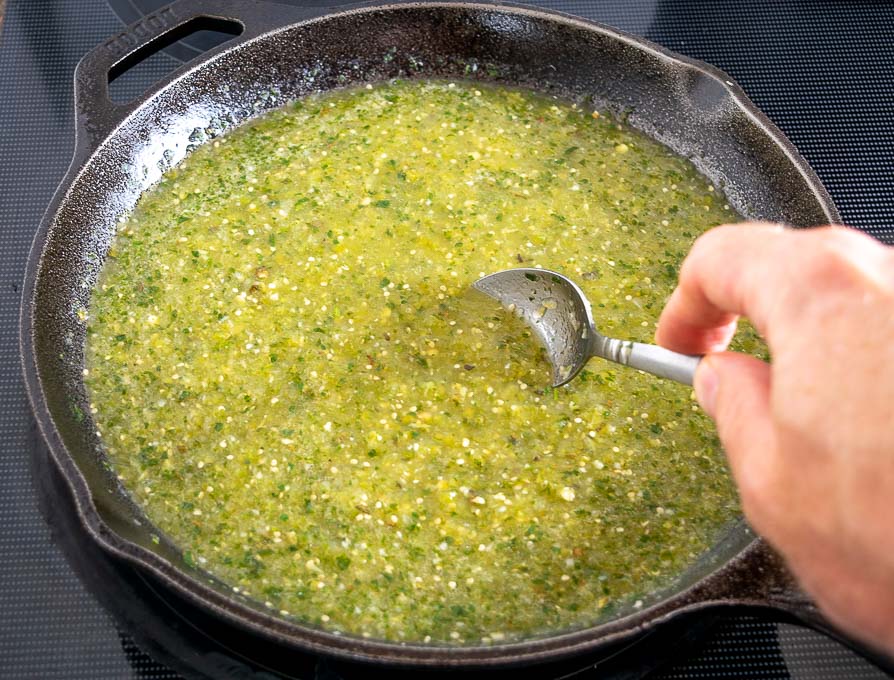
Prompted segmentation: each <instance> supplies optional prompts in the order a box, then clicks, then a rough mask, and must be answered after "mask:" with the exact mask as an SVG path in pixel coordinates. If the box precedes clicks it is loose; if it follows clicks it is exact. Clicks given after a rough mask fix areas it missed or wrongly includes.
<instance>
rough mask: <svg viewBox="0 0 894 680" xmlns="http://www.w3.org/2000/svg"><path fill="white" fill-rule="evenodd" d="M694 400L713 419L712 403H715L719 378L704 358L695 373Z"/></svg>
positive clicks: (709, 362) (708, 360)
mask: <svg viewBox="0 0 894 680" xmlns="http://www.w3.org/2000/svg"><path fill="white" fill-rule="evenodd" d="M694 382H695V385H694V387H695V398H696V399H698V403H699V404H701V407H702V409H703V410H704V411H705V413H707V414H708V415H709V416H711V417H712V418H713V417H714V403H715V402H716V401H717V387H718V386H719V385H720V378H718V376H717V371H715V370H714V367H713V366H712V365H711V360H710V359H709V358H708V357H705V358H704V359H702V360H701V362H700V363H699V365H698V369H696V371H695V381H694Z"/></svg>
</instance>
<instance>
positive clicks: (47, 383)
mask: <svg viewBox="0 0 894 680" xmlns="http://www.w3.org/2000/svg"><path fill="white" fill-rule="evenodd" d="M197 18H199V19H202V20H209V19H210V20H213V21H215V22H218V25H220V24H219V22H228V23H227V24H226V26H228V27H229V28H230V29H232V32H234V33H238V32H239V29H241V30H242V33H241V35H240V36H239V37H237V38H234V39H233V40H232V41H230V42H229V43H227V44H225V45H223V46H222V47H220V48H218V49H216V50H214V51H212V52H210V53H208V54H206V55H205V56H204V57H202V58H201V59H200V60H198V61H197V62H194V63H191V64H188V65H187V66H185V67H184V68H183V69H181V71H179V72H178V73H176V74H174V76H172V77H171V78H169V79H168V80H167V81H165V82H163V83H161V84H159V86H158V88H157V89H156V90H155V91H153V92H150V93H147V94H146V95H144V96H143V97H142V98H141V99H139V100H137V101H135V102H132V103H130V104H126V105H114V104H112V103H111V102H110V101H109V99H108V78H109V71H110V70H111V69H117V70H119V71H120V70H121V69H123V68H125V67H126V65H127V64H126V61H125V59H126V58H127V57H128V55H132V54H134V53H135V52H137V51H138V50H139V49H140V48H141V46H145V45H146V44H153V45H156V46H157V44H158V41H161V40H163V39H164V38H165V36H167V37H168V38H170V36H171V35H173V33H172V31H177V30H178V27H182V26H184V25H187V24H188V23H189V22H190V21H195V20H197ZM153 41H156V42H155V43H153ZM395 77H442V78H443V77H448V78H465V79H473V80H483V81H491V82H497V83H503V84H508V85H515V86H524V87H530V88H534V89H537V90H539V91H541V92H545V93H551V94H554V95H556V96H559V97H561V98H563V99H567V100H573V101H578V102H583V103H586V104H587V105H588V106H592V107H594V108H597V109H600V110H603V111H611V112H613V113H614V114H615V115H617V116H620V117H623V118H624V119H626V121H627V122H628V123H629V124H631V125H633V126H634V127H637V128H639V129H640V130H642V131H644V132H646V133H647V134H649V135H650V136H652V137H654V138H656V139H658V140H659V141H662V142H663V143H665V144H666V145H668V146H669V147H671V148H672V149H674V150H675V151H676V152H677V153H679V154H682V155H684V156H686V157H688V158H690V159H691V160H692V161H693V162H694V163H695V164H696V165H697V166H698V167H699V169H700V170H701V171H702V172H703V173H704V174H706V175H707V176H708V177H709V178H711V179H712V180H713V182H714V183H715V184H716V185H717V186H718V187H719V188H720V189H721V190H722V191H723V192H724V193H725V195H726V196H727V199H728V201H729V203H730V204H731V205H732V206H733V207H734V208H735V209H736V210H737V211H738V212H739V213H741V214H742V215H744V216H746V217H749V218H755V219H769V220H777V221H783V222H786V223H788V224H791V225H793V226H798V227H806V226H812V225H816V224H823V223H827V222H836V221H838V215H837V212H836V211H835V208H834V206H833V205H832V203H831V201H830V199H829V197H828V195H827V194H826V192H825V191H824V189H823V188H822V187H821V185H820V183H819V181H818V179H817V178H816V176H815V175H814V173H813V172H812V170H810V168H809V167H808V166H807V165H806V163H805V162H804V160H803V159H802V158H801V157H800V155H799V154H798V153H797V152H796V151H795V150H794V149H793V148H792V147H791V145H790V144H789V143H788V142H787V141H786V140H785V139H784V137H783V136H782V135H781V133H780V132H779V131H778V130H776V128H774V127H773V126H772V125H771V124H770V123H769V121H767V120H766V119H765V118H764V117H763V116H762V115H761V114H760V113H759V112H758V111H756V109H754V107H753V105H751V104H750V102H749V101H748V100H747V98H746V97H745V96H744V94H743V93H742V91H741V90H740V89H739V88H738V87H737V86H736V85H735V84H734V83H732V82H731V81H730V80H729V79H728V77H726V76H725V75H724V74H723V73H721V72H719V71H717V70H715V69H712V68H711V67H708V66H707V65H704V64H699V63H695V62H692V61H689V60H687V59H685V58H682V57H676V56H673V55H671V54H669V53H667V52H665V51H663V50H662V49H660V48H658V47H656V46H653V45H650V44H647V43H644V42H643V41H641V40H638V39H635V38H632V37H629V36H625V35H623V34H620V33H618V32H616V31H614V30H611V29H608V28H605V27H601V26H597V25H594V24H592V23H588V22H584V21H581V20H577V19H573V18H571V17H567V16H563V15H558V14H552V13H545V12H542V11H535V10H531V9H525V8H520V7H510V6H498V5H489V4H454V3H401V4H392V5H381V6H361V7H355V8H351V9H345V10H342V11H336V12H333V13H331V14H324V13H323V11H322V10H319V11H316V10H297V9H293V8H288V7H285V6H280V5H273V4H264V3H257V4H255V3H237V2H234V1H231V0H181V1H180V2H178V3H175V4H174V5H172V6H169V7H167V8H164V9H162V10H159V12H157V13H155V14H153V15H151V16H150V17H147V18H146V19H144V20H143V21H142V22H140V24H138V25H136V26H134V27H131V28H130V29H128V30H127V31H125V32H124V33H122V34H121V35H119V36H115V37H114V38H112V39H110V40H109V41H107V42H106V43H105V44H104V45H102V46H100V47H99V48H97V50H95V51H94V52H92V53H91V54H90V55H88V57H87V58H85V60H84V61H83V62H82V63H81V64H80V65H79V67H78V72H77V74H76V96H77V116H78V140H77V151H76V154H75V159H74V161H73V164H72V168H71V170H70V171H69V174H68V176H67V177H66V178H65V180H63V183H62V185H61V186H60V188H59V191H58V192H57V194H56V196H55V197H54V199H53V203H52V204H51V206H50V207H49V209H48V211H47V214H46V216H45V218H44V221H43V224H42V225H41V228H40V231H39V233H38V235H37V237H36V240H35V244H34V249H33V252H32V255H31V259H30V262H29V268H28V272H27V275H26V281H25V286H24V293H23V307H22V352H23V361H24V367H25V376H26V380H27V385H28V389H29V394H30V397H31V400H32V404H33V406H34V410H35V414H36V416H37V420H38V423H39V425H40V427H41V430H42V432H43V434H44V436H45V438H46V440H47V442H48V444H49V446H50V450H51V453H52V456H53V458H54V460H55V461H56V463H57V464H58V466H59V467H60V469H61V470H62V472H63V474H64V475H65V477H66V478H67V479H68V481H69V483H70V485H71V487H72V491H73V493H74V496H75V499H76V501H77V505H78V511H79V514H80V516H81V519H82V521H83V522H84V524H85V526H86V527H87V528H88V530H89V532H90V533H91V535H92V536H93V537H94V539H95V540H97V541H98V542H99V543H100V544H101V545H102V546H103V547H105V548H106V549H108V550H110V551H112V552H114V553H115V554H117V555H119V556H121V557H123V558H125V559H127V560H130V561H132V562H134V563H136V564H139V565H140V566H141V567H143V568H145V569H149V570H151V571H152V572H153V573H154V574H156V575H157V576H159V577H161V578H162V580H164V581H165V582H166V583H168V584H169V585H170V586H171V587H173V588H176V589H178V590H179V591H180V592H181V593H182V594H185V595H186V596H188V597H190V598H191V599H193V600H194V601H195V602H197V603H199V604H201V605H202V606H205V607H208V608H209V609H211V610H213V611H215V612H216V613H218V614H219V615H220V616H221V617H223V618H226V619H229V620H231V621H232V622H233V623H235V624H237V625H242V626H248V627H251V628H253V629H256V630H260V631H262V632H264V633H265V634H267V635H270V636H272V637H275V638H276V639H278V640H281V641H284V642H286V643H289V644H295V645H297V646H300V647H303V648H306V649H312V650H316V651H324V652H328V653H333V654H340V655H344V656H350V657H352V658H358V659H365V660H375V661H387V662H399V663H403V664H424V665H450V666H456V665H487V664H506V663H515V662H523V661H531V660H539V659H544V658H549V657H552V656H557V655H563V654H570V653H573V652H576V651H580V650H583V649H588V648H593V647H595V646H598V645H600V644H606V643H607V642H609V641H614V640H617V639H619V638H623V637H624V636H628V635H632V634H634V633H636V632H637V631H638V630H641V628H642V627H643V626H649V625H652V624H654V623H655V622H657V621H660V620H661V619H663V618H665V617H667V616H670V615H672V614H673V613H674V612H677V611H680V610H682V609H692V608H697V607H701V606H706V605H707V604H710V603H716V602H721V603H732V602H752V601H754V602H764V603H765V602H766V600H767V597H768V595H767V594H768V593H770V592H771V591H772V592H775V593H780V592H783V591H785V589H786V588H788V586H789V585H790V583H789V582H788V580H787V578H786V577H785V576H784V575H780V574H782V572H780V571H779V566H778V563H777V561H776V560H775V559H774V558H773V557H772V556H771V555H769V556H768V554H767V553H766V552H765V551H764V550H763V548H762V546H760V545H758V544H755V543H754V538H753V536H752V535H751V534H750V533H749V531H748V530H747V528H746V527H745V526H744V525H740V526H737V527H734V528H733V529H732V530H731V532H730V534H729V536H728V537H727V539H726V540H725V541H723V542H722V543H721V544H720V545H718V546H717V547H716V548H715V549H714V550H713V551H712V552H711V553H710V554H709V555H707V556H705V558H704V559H703V560H702V561H701V562H700V563H699V564H698V565H696V566H695V567H694V568H693V569H692V570H690V571H689V572H688V573H687V574H685V575H684V576H683V577H682V578H681V579H680V581H679V583H677V584H676V586H675V587H674V588H672V589H670V590H668V591H666V592H662V593H655V594H653V595H652V596H651V597H650V598H647V599H646V600H645V606H644V607H642V608H641V609H637V610H635V611H623V612H618V615H617V617H616V618H615V619H612V620H610V621H607V622H605V623H604V624H601V625H599V626H597V627H594V628H591V629H588V630H585V631H573V632H564V633H557V634H556V635H553V636H549V637H545V638H541V639H537V640H531V641H529V642H525V643H514V644H506V645H502V646H494V647H476V648H462V649H456V648H447V647H432V646H413V645H397V644H392V643H387V642H380V641H371V640H359V639H351V638H349V637H346V636H336V635H332V634H329V633H325V632H323V631H319V630H314V629H310V628H307V627H305V626H301V625H298V624H296V623H294V622H290V621H287V620H285V619H282V618H280V617H277V616H275V615H273V614H272V613H268V612H267V611H266V610H265V609H264V608H263V606H260V605H258V604H257V603H254V602H250V601H245V600H241V599H239V598H238V596H236V595H234V594H233V593H232V592H231V591H230V590H229V589H228V588H227V587H225V586H224V585H222V584H218V583H216V582H215V581H214V579H212V578H211V577H209V576H208V575H207V574H203V573H201V572H198V571H196V570H194V569H192V568H190V567H188V566H186V565H185V564H184V563H183V561H182V559H181V557H180V555H179V552H178V551H177V548H176V546H173V545H171V544H169V543H167V542H165V541H164V540H162V541H161V542H160V543H159V544H157V545H156V543H155V542H154V541H153V538H152V536H153V534H155V533H156V532H155V531H154V530H153V528H152V527H151V525H150V524H149V523H148V522H147V520H146V519H145V517H144V516H143V515H142V514H141V512H140V510H139V509H138V508H136V507H135V506H134V505H133V504H132V503H131V502H130V500H129V499H128V497H127V496H126V494H124V493H123V491H122V489H121V488H120V486H119V484H118V483H117V480H116V479H115V477H114V475H113V474H112V473H111V472H110V470H109V469H108V467H107V464H106V462H105V459H104V456H103V453H102V446H101V444H100V442H99V440H98V439H97V437H96V436H95V427H94V425H93V423H92V417H91V414H90V412H89V408H88V407H87V402H86V397H85V392H84V386H83V381H82V369H83V347H84V330H85V322H84V319H85V316H86V315H88V314H89V299H90V291H91V289H92V286H93V285H94V283H95V281H96V277H97V275H98V273H99V271H100V268H101V267H102V264H103V261H104V259H105V256H106V253H107V251H108V247H109V244H110V241H111V239H112V236H113V234H114V232H115V225H116V223H117V222H118V220H120V219H121V218H122V217H123V216H125V215H127V214H128V212H129V211H130V210H131V209H132V208H133V206H134V204H135V202H136V200H137V198H138V197H139V196H140V194H141V193H142V192H143V191H144V190H145V189H146V188H148V187H149V186H150V185H152V184H153V183H154V182H155V181H157V180H158V178H159V176H160V175H161V173H162V172H163V171H164V170H165V169H166V168H168V167H170V166H172V165H174V164H176V163H177V162H179V161H180V160H181V159H182V158H183V157H184V156H185V155H186V154H187V153H188V151H189V149H190V148H191V147H192V146H193V145H195V144H201V143H204V142H206V141H207V140H209V139H211V138H213V137H214V136H215V135H217V134H220V133H221V132H223V131H225V130H226V129H229V128H230V127H232V126H234V125H238V124H239V123H240V122H241V121H243V120H245V119H247V118H249V117H251V116H254V115H256V114H257V113H259V112H261V111H263V110H266V109H270V108H273V107H276V106H278V105H280V104H282V103H284V102H286V101H288V100H290V99H294V98H297V97H300V96H302V95H306V94H308V93H311V92H317V91H322V90H327V89H332V88H337V87H343V86H347V85H352V84H357V83H365V82H375V81H380V80H385V79H389V78H395ZM173 237H174V235H173V234H172V238H173ZM755 570H758V571H759V570H764V573H763V575H762V576H760V578H758V579H757V580H755V579H754V572H755ZM755 584H757V585H755ZM774 589H775V590H774ZM777 599H779V600H782V599H784V598H777ZM791 608H792V609H796V608H797V607H791Z"/></svg>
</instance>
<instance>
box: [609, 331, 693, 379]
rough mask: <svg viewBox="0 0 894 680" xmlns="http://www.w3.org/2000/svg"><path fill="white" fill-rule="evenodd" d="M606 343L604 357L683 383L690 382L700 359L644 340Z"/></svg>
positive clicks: (613, 340)
mask: <svg viewBox="0 0 894 680" xmlns="http://www.w3.org/2000/svg"><path fill="white" fill-rule="evenodd" d="M615 343H617V344H615ZM608 345H609V347H607V348H606V349H607V350H608V353H607V355H603V356H605V358H606V359H611V360H612V361H616V362H617V363H619V364H624V365H625V366H630V367H631V368H637V369H639V370H641V371H645V372H646V373H651V374H653V375H657V376H658V377H660V378H670V379H671V380H676V381H677V382H680V383H683V384H684V385H691V384H692V379H693V377H694V376H695V369H696V367H697V366H698V362H699V361H701V359H702V358H701V357H700V356H690V355H688V354H680V353H678V352H672V351H670V350H669V349H664V347H659V346H658V345H648V344H646V343H644V342H630V341H629V340H615V339H612V340H610V341H609V343H608ZM600 354H601V353H600Z"/></svg>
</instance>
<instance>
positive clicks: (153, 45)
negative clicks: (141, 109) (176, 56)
mask: <svg viewBox="0 0 894 680" xmlns="http://www.w3.org/2000/svg"><path fill="white" fill-rule="evenodd" d="M244 31H245V27H244V26H243V25H242V24H241V23H239V22H238V21H234V20H230V19H220V18H217V17H207V16H200V17H196V18H195V19H192V20H190V21H188V22H186V23H185V24H182V25H181V26H177V27H176V28H174V29H172V30H170V31H168V32H166V33H164V34H162V35H160V36H158V37H157V38H155V39H154V40H151V41H150V42H148V43H146V44H145V45H143V46H142V47H141V48H140V49H138V50H136V51H135V52H133V53H131V54H129V55H128V56H127V57H125V58H124V59H122V60H121V61H119V62H118V63H117V64H115V65H114V66H113V67H112V68H111V69H109V72H108V85H109V98H110V99H111V100H112V102H114V103H115V104H126V103H128V102H130V101H132V100H134V99H135V98H136V97H138V96H139V95H141V94H142V93H143V92H145V91H146V89H147V86H148V85H151V84H152V83H155V82H156V81H158V80H160V79H161V78H163V77H164V76H166V75H168V74H169V73H170V72H171V71H173V70H174V69H176V68H178V67H179V66H182V64H181V63H180V62H176V61H174V60H173V59H172V58H171V57H169V56H167V55H165V54H163V53H162V50H164V49H165V48H167V47H170V46H171V45H173V44H174V43H176V42H178V41H180V40H183V39H184V38H187V37H191V36H192V37H195V38H197V39H200V41H201V43H200V44H202V46H203V48H204V51H208V50H211V49H214V48H215V47H217V46H218V45H222V44H223V43H225V42H227V41H228V40H231V39H232V38H235V37H237V36H239V35H241V34H242V33H243V32H244Z"/></svg>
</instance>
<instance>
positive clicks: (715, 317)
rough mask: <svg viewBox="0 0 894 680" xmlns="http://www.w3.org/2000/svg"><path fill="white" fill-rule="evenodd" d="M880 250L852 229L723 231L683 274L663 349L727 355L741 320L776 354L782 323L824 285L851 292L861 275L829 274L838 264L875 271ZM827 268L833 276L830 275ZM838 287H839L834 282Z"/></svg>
mask: <svg viewBox="0 0 894 680" xmlns="http://www.w3.org/2000/svg"><path fill="white" fill-rule="evenodd" d="M880 250H884V249H883V248H879V244H878V243H876V242H875V241H873V240H872V239H871V238H870V237H868V236H866V235H864V234H860V233H859V232H856V231H854V230H851V229H845V228H841V227H824V228H820V229H787V228H785V227H782V226H781V225H777V224H768V223H741V224H733V225H726V226H722V227H717V228H716V229H712V230H711V231H708V232H706V233H705V234H703V235H702V236H701V237H699V239H698V240H697V241H696V242H695V244H694V245H693V247H692V250H691V251H690V253H689V255H688V256H687V257H686V259H685V261H684V262H683V265H682V267H681V268H680V281H679V284H678V286H677V289H676V290H675V291H674V293H673V295H671V297H670V300H669V301H668V303H667V305H666V306H665V308H664V311H663V312H662V314H661V318H660V319H659V322H658V330H657V332H656V341H657V342H658V344H660V345H663V346H664V347H667V348H669V349H673V350H676V351H678V352H685V353H688V354H705V353H707V352H717V351H722V350H724V349H726V346H727V345H728V343H729V341H730V339H731V338H732V336H733V334H734V333H735V330H736V321H737V319H738V317H739V316H747V317H748V318H749V319H750V320H751V322H752V324H754V326H755V327H756V328H757V330H758V332H759V333H760V334H761V335H762V336H763V337H764V338H765V339H766V340H767V342H768V343H769V344H770V346H771V349H772V345H773V342H772V335H773V330H774V328H776V327H777V326H778V325H779V323H778V320H780V319H782V320H784V319H785V318H790V317H791V316H792V315H794V314H796V313H797V312H798V309H799V308H800V307H801V306H802V305H803V303H805V302H806V300H807V296H810V295H814V294H815V292H816V291H815V290H813V287H815V286H816V285H839V286H844V285H846V283H847V279H849V278H851V275H852V274H854V270H856V269H860V267H857V266H855V267H853V268H851V267H847V266H845V267H838V268H837V269H838V270H840V271H841V274H840V275H834V274H833V273H832V272H831V269H830V268H829V267H828V266H826V265H828V263H829V261H830V257H833V258H835V259H836V261H837V263H838V264H839V265H840V264H842V263H844V262H848V261H854V262H860V263H861V264H862V265H864V266H865V265H866V264H867V263H872V262H874V261H875V260H877V259H878V257H879V256H880V253H879V251H880ZM824 267H825V268H824ZM831 279H835V280H834V281H833V280H831Z"/></svg>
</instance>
